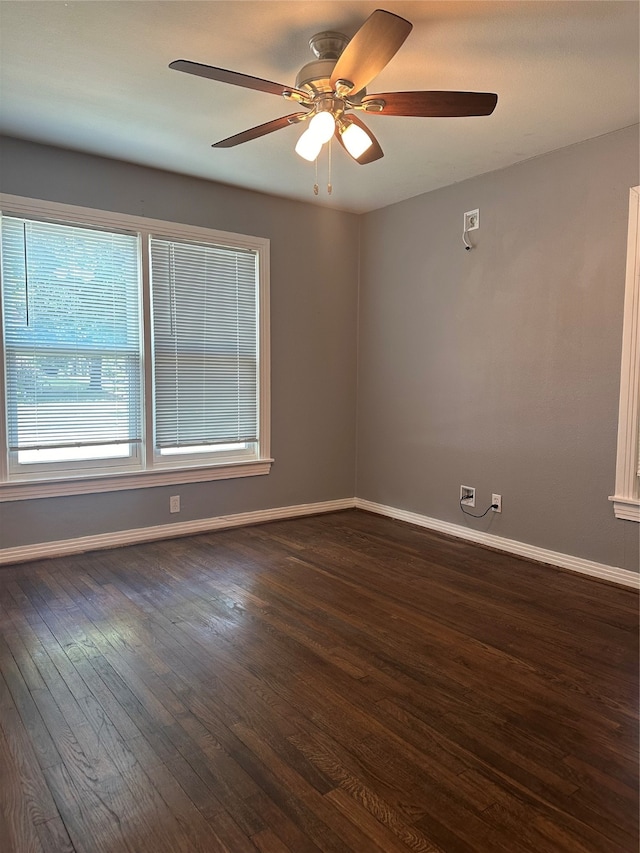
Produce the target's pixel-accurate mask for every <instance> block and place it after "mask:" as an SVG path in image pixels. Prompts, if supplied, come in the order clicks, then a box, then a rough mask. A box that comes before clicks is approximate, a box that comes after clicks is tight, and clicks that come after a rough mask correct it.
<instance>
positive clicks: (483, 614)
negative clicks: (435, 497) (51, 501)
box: [0, 511, 639, 853]
mask: <svg viewBox="0 0 640 853" xmlns="http://www.w3.org/2000/svg"><path fill="white" fill-rule="evenodd" d="M637 696H638V596H637V595H636V594H635V593H634V592H633V591H631V590H628V589H624V588H620V587H616V586H615V585H613V584H608V583H601V582H598V581H594V580H592V579H589V578H585V577H581V576H579V575H575V574H572V573H569V572H563V571H556V570H554V569H551V568H549V567H544V566H540V565H536V564H534V563H530V562H528V561H526V560H524V559H521V558H517V557H512V556H510V555H508V554H504V553H494V552H492V551H489V550H487V549H483V548H479V547H477V546H474V545H472V544H470V543H468V542H463V541H461V540H455V539H452V538H450V537H447V536H444V535H442V534H437V533H434V532H432V531H426V530H424V529H420V528H417V527H413V526H411V525H408V524H404V523H402V522H396V521H392V520H390V519H384V518H380V517H378V516H374V515H371V514H368V513H365V512H359V511H345V512H341V513H337V514H333V515H327V516H318V517H307V518H302V519H289V520H285V521H281V522H274V523H271V524H264V525H258V526H255V527H250V528H245V529H233V530H225V531H218V532H216V533H212V534H203V535H199V536H195V537H191V538H184V539H177V540H173V541H169V542H151V543H147V544H142V545H134V546H131V547H128V548H121V549H114V550H112V551H102V552H97V553H94V554H81V555H75V556H70V557H65V558H56V559H53V560H41V561H38V562H34V563H32V564H24V565H17V566H10V567H5V568H3V569H0V765H1V768H0V769H2V776H1V777H0V839H2V840H1V841H0V845H1V844H2V843H4V847H2V850H3V853H4V849H5V847H6V842H5V839H9V845H10V846H9V853H31V851H33V853H116V852H117V853H121V851H122V853H124V852H125V851H130V852H131V853H133V851H135V853H165V851H166V853H169V851H170V853H182V851H183V852H184V853H196V852H197V851H200V853H400V851H405V853H406V851H422V853H614V851H615V853H631V851H633V853H636V850H637V847H638V840H639V830H638V702H637Z"/></svg>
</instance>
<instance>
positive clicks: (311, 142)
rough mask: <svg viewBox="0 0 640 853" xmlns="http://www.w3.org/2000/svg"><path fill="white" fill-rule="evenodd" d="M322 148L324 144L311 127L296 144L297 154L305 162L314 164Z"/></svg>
mask: <svg viewBox="0 0 640 853" xmlns="http://www.w3.org/2000/svg"><path fill="white" fill-rule="evenodd" d="M321 148H322V142H320V140H319V139H318V138H317V137H316V135H315V134H314V133H313V131H312V130H311V126H309V127H308V128H307V129H306V130H305V132H304V133H303V134H302V136H301V137H300V139H299V140H298V142H297V143H296V154H299V155H300V156H301V157H304V159H305V160H309V161H310V162H313V161H314V160H315V159H316V157H317V156H318V154H319V153H320V149H321Z"/></svg>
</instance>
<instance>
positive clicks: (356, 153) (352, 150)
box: [342, 124, 373, 160]
mask: <svg viewBox="0 0 640 853" xmlns="http://www.w3.org/2000/svg"><path fill="white" fill-rule="evenodd" d="M342 141H343V142H344V147H345V148H346V149H347V151H348V152H349V154H351V156H352V157H353V158H354V159H356V160H357V159H358V157H360V156H362V154H364V152H365V151H366V150H367V148H371V146H372V145H373V140H372V139H371V137H370V136H369V134H368V133H366V132H365V131H364V130H363V129H362V128H361V127H358V125H357V124H349V125H347V127H346V128H345V129H344V130H343V131H342Z"/></svg>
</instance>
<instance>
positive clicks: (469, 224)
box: [464, 207, 480, 231]
mask: <svg viewBox="0 0 640 853" xmlns="http://www.w3.org/2000/svg"><path fill="white" fill-rule="evenodd" d="M479 227H480V208H479V207H476V209H475V210H467V212H466V213H465V215H464V230H465V231H475V230H476V228H479Z"/></svg>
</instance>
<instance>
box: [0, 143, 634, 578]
mask: <svg viewBox="0 0 640 853" xmlns="http://www.w3.org/2000/svg"><path fill="white" fill-rule="evenodd" d="M638 183H640V179H639V177H638V129H637V128H631V129H627V130H623V131H619V132H617V133H614V134H610V135H608V136H605V137H601V138H599V139H596V140H592V141H590V142H586V143H583V144H581V145H577V146H573V147H570V148H566V149H563V150H561V151H557V152H553V153H551V154H548V155H545V156H544V157H540V158H537V159H535V160H531V161H529V162H526V163H522V164H519V165H516V166H513V167H511V168H509V169H505V170H503V171H500V172H495V173H492V174H490V175H485V176H482V177H479V178H475V179H473V180H470V181H465V182H464V183H461V184H458V185H455V186H452V187H447V188H445V189H442V190H438V191H436V192H432V193H429V194H427V195H423V196H419V197H417V198H414V199H411V200H409V201H406V202H403V203H401V204H397V205H394V206H392V207H389V208H385V209H383V210H379V211H375V212H373V213H371V214H367V215H366V216H363V217H357V216H354V215H349V214H345V213H340V212H337V211H330V210H327V209H325V208H318V207H315V206H314V205H313V204H308V205H307V204H300V203H297V202H289V201H285V200H283V199H278V198H273V197H270V196H265V195H260V194H257V193H251V192H247V191H244V190H238V189H234V188H230V187H226V186H222V185H219V184H213V183H208V182H205V181H199V180H195V179H192V178H187V177H181V176H178V175H172V174H168V173H164V172H158V171H155V170H151V169H145V168H141V167H137V166H133V165H130V164H125V163H119V162H116V161H109V160H104V159H101V158H97V157H92V156H88V155H83V154H77V153H73V152H69V151H63V150H59V149H54V148H48V147H46V146H40V145H36V144H32V143H27V142H20V141H17V140H4V142H3V145H2V181H1V187H2V190H3V191H4V192H9V193H15V194H18V195H24V196H32V197H35V198H44V199H51V200H55V201H61V202H67V203H71V204H80V205H86V206H89V207H97V208H103V209H107V210H115V211H122V212H125V213H132V214H141V215H146V216H151V217H154V218H160V219H170V220H174V221H178V222H188V223H193V224H195V225H204V226H209V227H212V228H220V229H223V230H228V231H238V232H241V233H248V234H256V235H259V236H265V237H269V238H270V239H271V257H272V270H271V310H272V333H271V348H272V450H273V455H274V457H275V460H276V461H275V464H274V466H273V469H272V473H271V474H270V475H269V476H267V477H254V478H248V479H242V480H227V481H218V482H214V483H198V484H191V485H182V486H180V494H181V497H182V512H181V514H180V516H178V517H176V516H170V515H169V513H168V496H169V494H174V493H175V492H176V487H175V486H172V487H167V488H157V489H141V490H132V491H125V492H112V493H107V494H103V495H96V496H92V497H87V496H78V497H65V498H55V499H49V500H33V501H20V502H15V503H4V504H0V547H11V546H14V545H25V544H30V543H36V542H43V541H48V540H55V539H66V538H71V537H74V536H81V535H90V534H96V533H103V532H111V531H117V530H121V529H128V528H135V527H144V526H147V525H156V524H163V523H169V522H173V521H175V520H176V518H178V519H179V520H180V521H187V520H191V519H197V518H206V517H210V516H218V515H224V514H229V513H234V512H245V511H251V510H260V509H268V508H271V507H278V506H287V505H295V504H300V503H310V502H315V501H323V500H331V499H336V498H346V497H351V496H353V495H354V494H357V495H358V496H359V497H361V498H365V499H368V500H372V501H376V502H378V503H381V504H385V505H389V506H392V507H396V508H400V509H406V510H410V511H413V512H417V513H421V514H423V515H427V516H431V517H434V518H437V519H441V520H445V521H450V522H454V523H457V524H467V525H469V526H470V527H473V528H476V529H479V530H485V531H488V532H491V533H494V534H496V535H499V536H505V537H507V538H510V539H516V540H519V541H522V542H527V543H530V544H533V545H537V546H539V547H542V548H549V549H552V550H556V551H560V552H563V553H568V554H574V555H576V556H580V557H584V558H587V559H591V560H596V561H598V562H603V563H607V564H610V565H615V566H623V567H626V568H629V569H635V570H637V569H638V561H639V557H638V540H639V535H638V534H639V525H637V524H634V523H633V522H624V521H620V520H617V519H615V518H614V515H613V510H612V507H611V504H610V502H609V501H608V500H607V497H608V495H610V494H612V493H613V486H614V471H615V452H616V431H617V409H618V392H619V378H620V377H619V370H620V350H621V331H622V308H623V291H624V267H625V250H626V247H625V243H626V229H627V207H628V190H629V187H631V186H634V185H637V184H638ZM475 207H480V222H481V227H480V230H479V231H477V232H475V233H474V234H473V235H472V237H473V240H474V242H475V243H476V244H477V245H476V248H475V249H474V250H473V251H471V252H465V251H464V249H463V245H462V241H461V225H462V214H463V212H464V211H465V210H470V209H472V208H475ZM359 233H360V236H359ZM309 235H313V239H312V240H309ZM359 240H360V252H358V241H359ZM303 245H304V250H302V249H301V248H300V247H301V246H303ZM327 245H331V248H332V251H331V253H328V252H327V251H326V247H327ZM359 258H360V263H361V267H360V297H359V298H360V313H359V319H358V261H359ZM357 359H358V363H359V368H358V384H357V408H358V413H357V414H358V424H359V428H358V430H357V450H356V406H355V402H356V363H357ZM356 463H357V481H356V474H355V472H356ZM461 483H464V484H465V485H471V486H475V487H476V488H477V496H478V508H482V509H484V507H485V506H487V505H488V504H489V502H490V497H491V493H492V492H498V493H500V494H502V495H503V501H504V509H503V513H502V514H501V515H499V516H498V515H495V514H493V513H491V514H489V515H488V516H487V517H486V518H485V519H484V520H482V521H473V520H470V519H467V518H466V517H463V516H462V514H461V512H460V510H459V507H458V493H459V487H460V484H461Z"/></svg>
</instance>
